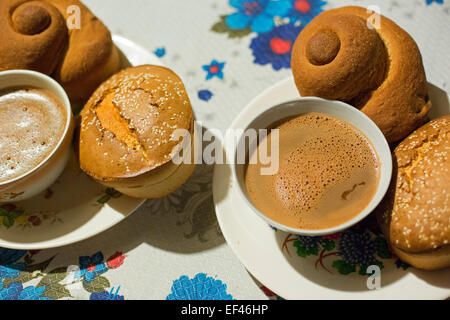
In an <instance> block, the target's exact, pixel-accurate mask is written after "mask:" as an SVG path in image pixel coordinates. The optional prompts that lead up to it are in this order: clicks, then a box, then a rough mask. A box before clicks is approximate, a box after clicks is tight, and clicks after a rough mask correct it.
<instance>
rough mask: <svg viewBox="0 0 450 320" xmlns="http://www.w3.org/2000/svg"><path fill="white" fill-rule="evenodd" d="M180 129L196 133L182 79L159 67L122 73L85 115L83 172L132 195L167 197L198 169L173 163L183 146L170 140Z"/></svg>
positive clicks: (108, 83) (101, 89)
mask: <svg viewBox="0 0 450 320" xmlns="http://www.w3.org/2000/svg"><path fill="white" fill-rule="evenodd" d="M176 129H184V130H187V132H189V133H190V134H191V135H192V133H193V130H194V116H193V113H192V108H191V104H190V101H189V97H188V95H187V93H186V91H185V88H184V85H183V83H182V81H181V79H180V78H179V77H178V76H177V75H176V74H175V73H174V72H172V71H171V70H170V69H167V68H164V67H159V66H151V65H144V66H139V67H133V68H128V69H125V70H122V71H121V72H119V73H117V74H115V75H113V76H112V77H111V78H109V79H108V80H107V81H105V82H104V83H102V85H101V86H100V87H99V88H98V89H97V90H96V91H95V92H94V94H93V95H92V97H91V98H90V99H89V101H88V102H87V104H86V105H85V107H84V108H83V110H82V112H81V125H80V133H79V145H78V150H79V151H78V153H79V160H80V166H81V169H82V170H83V171H84V172H86V173H87V174H88V175H90V176H92V177H93V178H94V179H96V180H97V181H99V182H100V183H102V184H104V185H106V186H109V187H114V188H116V189H117V190H118V191H120V192H122V193H124V194H127V195H129V196H133V197H138V198H156V197H162V196H165V195H167V194H168V193H170V192H172V191H174V190H175V189H176V188H178V187H179V186H180V185H181V184H183V183H184V182H185V181H186V180H187V178H188V177H189V176H190V174H191V173H192V171H193V169H194V164H189V165H188V164H181V165H176V164H174V163H173V161H172V159H173V157H174V156H175V155H176V154H177V153H178V151H179V150H180V148H181V141H174V140H173V139H171V137H172V136H173V133H174V131H175V130H176ZM193 141H194V139H191V142H193ZM192 156H193V153H192ZM191 163H193V161H191Z"/></svg>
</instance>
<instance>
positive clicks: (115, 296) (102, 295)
mask: <svg viewBox="0 0 450 320" xmlns="http://www.w3.org/2000/svg"><path fill="white" fill-rule="evenodd" d="M119 289H120V286H119V287H118V288H117V290H116V291H114V287H112V288H111V290H110V291H109V292H108V291H102V292H95V293H91V295H90V296H89V300H125V298H124V296H121V295H119Z"/></svg>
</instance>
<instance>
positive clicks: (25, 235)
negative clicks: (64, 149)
mask: <svg viewBox="0 0 450 320" xmlns="http://www.w3.org/2000/svg"><path fill="white" fill-rule="evenodd" d="M113 40H114V43H115V44H116V46H117V47H118V48H119V49H120V51H121V59H122V66H123V67H127V66H130V65H141V64H156V65H161V62H160V60H159V59H158V58H157V57H156V56H154V55H153V54H151V53H149V52H148V51H146V50H145V49H144V48H142V47H140V46H138V45H137V44H135V43H133V42H131V41H129V40H127V39H125V38H122V37H119V36H113ZM143 202H144V201H143V200H141V199H133V198H130V197H127V196H124V195H121V194H120V193H119V192H117V191H115V190H114V189H111V188H105V187H104V186H102V185H100V184H98V183H96V182H95V181H93V180H92V179H90V178H89V177H87V176H86V175H85V174H84V173H83V172H82V171H81V170H80V168H79V165H78V163H77V161H76V159H75V156H74V155H73V156H72V158H71V160H70V161H69V164H68V165H67V167H66V169H65V171H64V173H63V174H62V175H61V176H60V177H59V178H58V180H57V181H56V182H55V184H53V185H52V186H51V187H50V188H49V189H47V190H46V191H45V192H44V193H42V194H40V195H38V196H36V197H34V198H32V199H30V200H26V201H22V202H17V203H6V204H5V203H1V204H0V247H5V248H12V249H22V250H35V249H45V248H52V247H59V246H63V245H68V244H71V243H74V242H77V241H80V240H84V239H87V238H89V237H92V236H94V235H96V234H98V233H100V232H102V231H104V230H106V229H108V228H110V227H112V226H113V225H115V224H117V223H118V222H120V221H121V220H123V219H124V218H126V217H127V216H128V215H130V214H131V213H132V212H133V211H134V210H136V209H137V208H138V207H139V206H140V205H141V204H142V203H143Z"/></svg>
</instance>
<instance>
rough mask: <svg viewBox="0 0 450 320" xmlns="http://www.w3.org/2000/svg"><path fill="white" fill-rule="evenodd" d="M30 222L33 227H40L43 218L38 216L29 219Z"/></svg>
mask: <svg viewBox="0 0 450 320" xmlns="http://www.w3.org/2000/svg"><path fill="white" fill-rule="evenodd" d="M28 222H30V223H31V224H32V225H33V226H38V225H40V224H41V218H39V217H38V216H31V217H29V218H28Z"/></svg>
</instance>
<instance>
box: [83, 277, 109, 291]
mask: <svg viewBox="0 0 450 320" xmlns="http://www.w3.org/2000/svg"><path fill="white" fill-rule="evenodd" d="M83 287H84V289H85V290H86V291H87V292H90V293H97V292H102V291H105V290H106V288H108V287H110V284H109V281H108V279H106V278H105V277H102V276H98V277H95V278H94V280H92V281H91V282H87V281H86V280H83Z"/></svg>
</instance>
